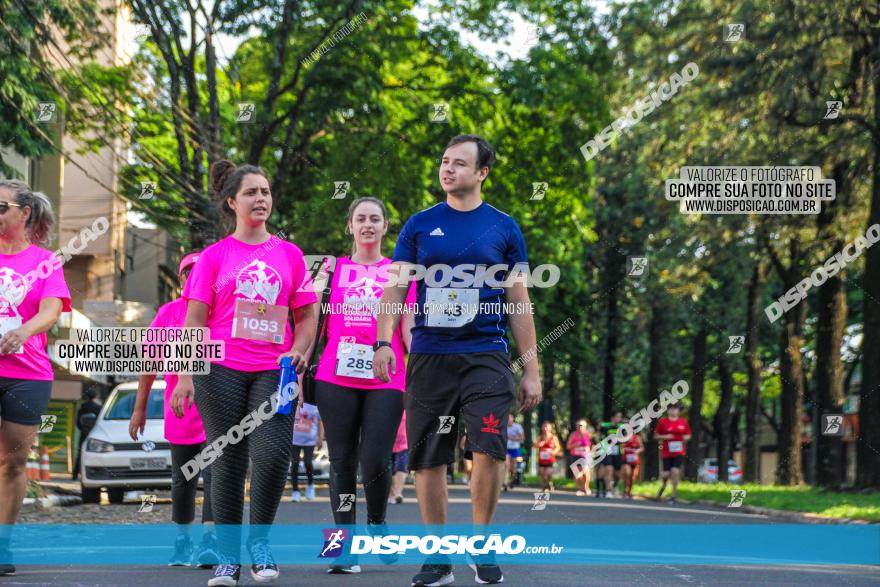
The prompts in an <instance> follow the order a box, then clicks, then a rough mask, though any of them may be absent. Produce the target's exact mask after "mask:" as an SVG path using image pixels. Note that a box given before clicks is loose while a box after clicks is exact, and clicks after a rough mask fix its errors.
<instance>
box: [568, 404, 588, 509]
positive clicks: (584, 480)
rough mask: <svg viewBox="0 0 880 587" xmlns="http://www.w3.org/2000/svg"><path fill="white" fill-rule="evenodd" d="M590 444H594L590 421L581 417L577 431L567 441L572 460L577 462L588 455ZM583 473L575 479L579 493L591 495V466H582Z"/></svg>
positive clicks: (580, 494) (579, 494)
mask: <svg viewBox="0 0 880 587" xmlns="http://www.w3.org/2000/svg"><path fill="white" fill-rule="evenodd" d="M590 446H592V441H591V440H590V430H589V423H588V422H587V421H586V420H584V419H580V420H578V421H577V427H576V428H575V431H574V432H572V433H571V435H570V436H569V437H568V442H567V443H566V448H568V452H569V453H570V454H571V459H572V462H573V463H574V462H577V461H578V460H579V459H583V458H586V457H587V454H589V452H590ZM580 471H581V474H580V475H578V476H577V479H575V480H574V484H575V487H576V488H577V495H578V496H584V495H591V494H592V492H591V491H590V467H583V466H582V467H580Z"/></svg>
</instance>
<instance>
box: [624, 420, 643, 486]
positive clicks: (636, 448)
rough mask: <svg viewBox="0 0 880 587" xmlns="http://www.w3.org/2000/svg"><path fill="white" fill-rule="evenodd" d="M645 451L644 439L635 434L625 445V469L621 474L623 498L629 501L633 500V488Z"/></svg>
mask: <svg viewBox="0 0 880 587" xmlns="http://www.w3.org/2000/svg"><path fill="white" fill-rule="evenodd" d="M644 451H645V446H644V445H643V444H642V437H641V436H639V435H638V434H633V435H632V436H630V438H629V440H627V441H626V442H625V443H624V444H623V468H622V470H621V474H622V476H623V496H624V497H626V498H628V499H632V496H633V494H632V487H633V483H634V482H635V480H636V475H637V474H638V473H637V472H638V468H639V461H640V460H641V454H642V453H643V452H644Z"/></svg>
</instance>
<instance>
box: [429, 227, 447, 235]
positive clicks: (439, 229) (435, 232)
mask: <svg viewBox="0 0 880 587" xmlns="http://www.w3.org/2000/svg"><path fill="white" fill-rule="evenodd" d="M431 236H446V235H445V234H443V229H442V228H440V227H439V226H438V227H437V228H435V229H434V230H432V231H431Z"/></svg>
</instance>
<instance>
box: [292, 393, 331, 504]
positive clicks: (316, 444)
mask: <svg viewBox="0 0 880 587" xmlns="http://www.w3.org/2000/svg"><path fill="white" fill-rule="evenodd" d="M323 444H324V422H322V421H321V416H320V415H319V413H318V406H316V405H313V404H307V403H305V402H298V403H297V406H296V418H295V420H294V423H293V443H292V444H291V445H290V456H291V459H290V479H291V484H292V485H293V494H292V495H291V499H292V500H293V501H295V502H297V503H298V502H299V501H300V499H302V496H301V495H300V493H299V462H300V458H302V462H303V466H304V467H305V470H306V499H307V500H309V501H311V500H313V499H315V463H314V459H315V451H317V450H321V446H322V445H323Z"/></svg>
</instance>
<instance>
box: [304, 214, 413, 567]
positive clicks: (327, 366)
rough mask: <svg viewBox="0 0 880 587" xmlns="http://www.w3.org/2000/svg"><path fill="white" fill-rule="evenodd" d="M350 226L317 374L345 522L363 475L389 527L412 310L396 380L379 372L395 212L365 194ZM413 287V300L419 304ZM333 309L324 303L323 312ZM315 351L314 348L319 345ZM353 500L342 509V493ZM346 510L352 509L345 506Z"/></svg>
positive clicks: (333, 487)
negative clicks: (385, 249) (380, 319)
mask: <svg viewBox="0 0 880 587" xmlns="http://www.w3.org/2000/svg"><path fill="white" fill-rule="evenodd" d="M346 232H348V233H349V234H351V235H352V236H353V241H354V242H353V244H352V253H351V257H341V258H339V259H337V260H336V267H335V270H334V272H333V282H332V283H331V284H330V298H329V301H328V304H329V306H330V311H329V312H328V313H327V315H326V318H325V324H326V327H327V330H326V332H327V341H326V345H325V346H324V350H323V352H322V353H321V358H320V360H319V362H318V370H317V372H316V374H315V399H316V401H317V404H318V409H319V410H320V412H321V418H323V420H324V431H325V434H326V437H327V450H328V452H329V453H330V505H331V507H332V508H333V519H334V521H335V522H336V524H338V525H343V524H345V525H347V524H355V523H356V520H357V517H356V514H357V502H356V498H355V496H356V493H357V474H358V464H360V472H361V479H362V481H363V487H364V494H365V495H366V501H367V527H368V529H369V531H370V532H374V533H378V534H381V533H384V524H385V513H386V510H387V508H388V493H389V491H390V490H391V452H392V449H393V447H394V441H395V437H396V432H397V429H398V428H399V427H400V420H401V416H402V414H403V395H404V393H403V392H404V390H405V389H406V373H405V372H404V369H403V368H402V366H403V365H404V364H405V363H404V353H405V352H406V351H407V350H408V349H409V344H410V340H411V337H410V329H411V327H412V323H413V314H412V313H411V312H409V313H407V314H406V316H407V317H406V318H405V319H404V320H402V321H401V323H400V326H399V327H398V328H397V329H396V330H395V332H394V336H393V337H391V338H390V341H389V342H387V343H384V344H387V345H388V347H389V348H390V349H391V350H392V352H393V353H394V356H395V358H396V360H397V361H398V364H399V365H401V369H398V370H397V373H395V374H393V376H392V378H391V379H390V380H389V381H380V380H379V379H377V378H376V377H375V376H374V374H373V353H374V346H373V345H374V343H375V342H376V317H377V315H380V312H381V311H384V308H380V307H379V299H380V298H381V297H382V291H383V289H384V285H383V284H384V283H386V282H387V281H388V272H387V269H388V267H389V266H390V265H391V259H389V258H387V257H383V256H382V240H383V239H384V237H385V234H386V233H387V232H388V212H387V210H386V209H385V204H383V203H382V202H381V201H380V200H377V199H376V198H369V197H367V198H358V199H356V200H355V201H353V202H352V203H351V206H349V209H348V219H347V222H346ZM415 300H416V297H415V288H414V287H413V288H410V290H409V296H408V297H407V299H406V300H405V303H406V304H409V305H412V304H414V303H415ZM326 310H327V309H325V308H322V311H326ZM312 352H314V349H312ZM345 495H348V496H350V497H348V498H345V499H346V500H348V499H350V500H352V504H351V506H350V507H346V508H340V504H342V503H343V501H342V500H343V497H342V496H345ZM340 509H343V510H345V511H340ZM360 571H361V568H360V565H358V564H357V558H356V557H355V556H352V555H350V554H349V553H347V552H346V553H344V554H343V555H342V556H340V557H339V558H337V559H336V561H335V562H334V564H333V565H331V566H330V568H329V569H327V572H328V573H332V574H348V573H359V572H360Z"/></svg>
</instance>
